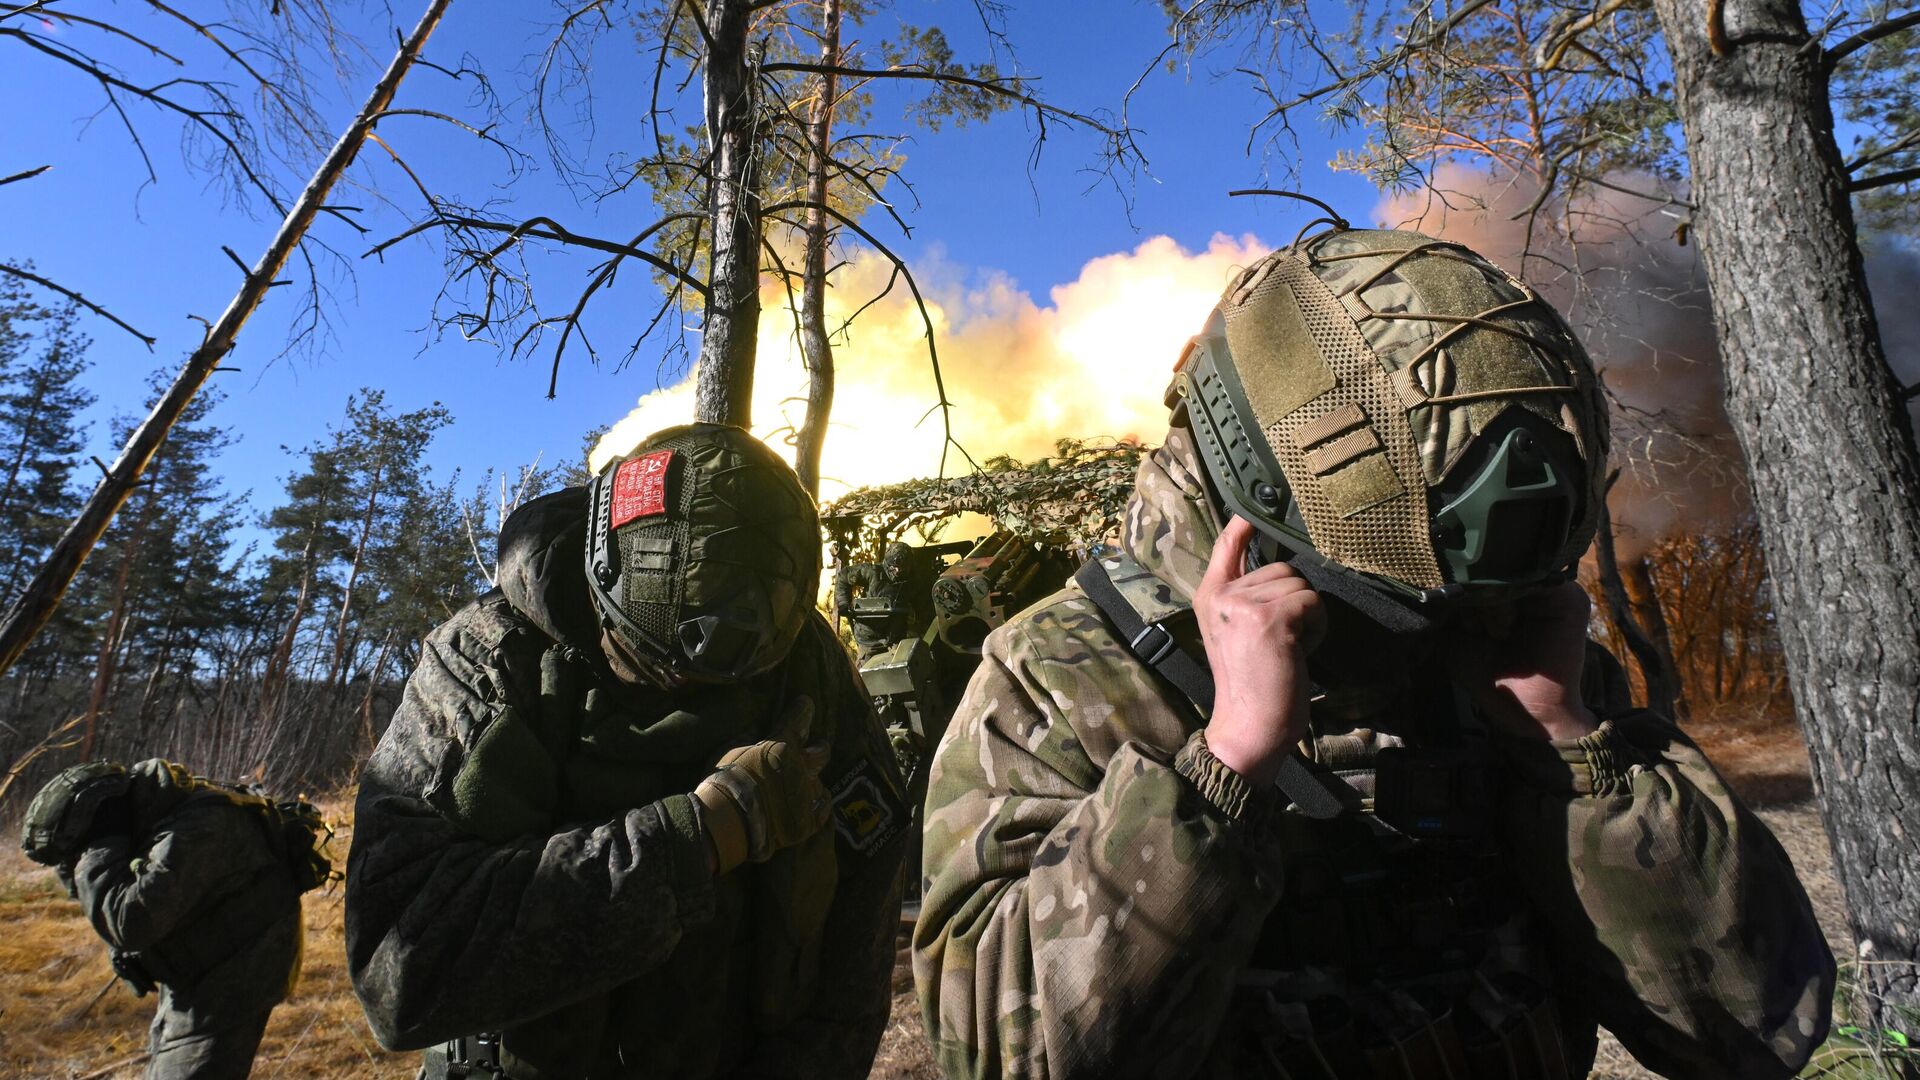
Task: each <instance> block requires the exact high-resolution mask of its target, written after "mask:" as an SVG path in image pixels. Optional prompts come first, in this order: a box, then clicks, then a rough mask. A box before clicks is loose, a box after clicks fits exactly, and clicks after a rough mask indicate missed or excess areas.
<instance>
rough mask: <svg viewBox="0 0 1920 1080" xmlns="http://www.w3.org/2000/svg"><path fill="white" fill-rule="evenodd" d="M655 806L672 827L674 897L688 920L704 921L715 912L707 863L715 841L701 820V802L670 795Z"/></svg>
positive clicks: (669, 840) (669, 845) (670, 863)
mask: <svg viewBox="0 0 1920 1080" xmlns="http://www.w3.org/2000/svg"><path fill="white" fill-rule="evenodd" d="M654 805H656V806H658V807H659V808H660V816H661V817H662V818H664V819H665V820H666V822H667V824H668V825H669V826H670V827H669V828H668V829H667V830H666V832H667V843H666V848H667V859H668V878H669V883H670V885H671V887H672V889H673V895H674V899H675V900H677V901H678V902H679V904H680V910H681V912H682V913H683V915H684V917H685V918H686V919H687V920H688V921H690V922H700V921H704V920H706V919H707V918H709V917H711V916H712V914H713V870H712V868H711V866H710V865H709V864H708V862H707V859H708V857H709V852H710V850H711V848H712V844H713V841H712V840H711V839H709V838H708V837H707V827H706V823H705V822H704V821H702V820H701V816H700V801H699V800H698V799H695V798H694V797H693V796H691V795H669V796H667V797H666V798H664V799H661V800H660V801H659V802H657V803H655V804H654Z"/></svg>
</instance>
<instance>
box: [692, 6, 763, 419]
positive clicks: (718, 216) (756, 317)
mask: <svg viewBox="0 0 1920 1080" xmlns="http://www.w3.org/2000/svg"><path fill="white" fill-rule="evenodd" d="M704 7H705V27H706V31H707V34H708V35H709V36H708V37H707V40H706V47H707V55H706V64H705V65H704V67H703V68H702V71H703V79H704V84H703V90H704V91H705V96H706V121H707V137H708V139H710V140H711V142H712V155H711V163H710V164H709V166H708V170H709V171H708V178H707V192H708V194H707V200H708V201H707V206H708V213H709V215H710V216H711V219H712V225H713V230H712V231H713V245H712V262H711V265H710V268H709V271H708V274H707V283H708V288H709V289H710V290H711V292H710V293H709V295H708V296H707V307H706V319H705V321H704V325H703V326H702V328H701V338H700V380H699V383H698V384H697V385H696V386H695V388H694V416H695V418H696V419H699V420H702V421H705V422H707V423H714V424H735V425H738V426H740V427H749V426H751V424H752V423H753V358H754V347H755V345H756V344H758V339H759V331H760V235H761V234H760V168H759V147H760V135H761V133H760V132H759V131H757V130H756V129H755V126H754V117H755V110H754V93H755V87H754V77H755V71H754V68H755V66H756V64H755V61H754V58H753V56H752V55H751V52H750V49H749V46H748V43H747V28H748V21H749V16H750V15H751V14H752V8H753V5H752V4H751V3H749V2H748V0H705V5H704Z"/></svg>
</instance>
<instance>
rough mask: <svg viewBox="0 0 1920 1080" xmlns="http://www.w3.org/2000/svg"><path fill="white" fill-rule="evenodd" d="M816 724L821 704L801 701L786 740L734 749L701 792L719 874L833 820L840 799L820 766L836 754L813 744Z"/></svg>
mask: <svg viewBox="0 0 1920 1080" xmlns="http://www.w3.org/2000/svg"><path fill="white" fill-rule="evenodd" d="M812 725H813V702H812V701H811V700H809V699H807V698H804V697H802V698H795V699H794V701H793V703H792V704H791V705H789V706H788V707H787V712H786V715H785V716H784V717H782V719H781V722H780V725H779V727H778V729H777V730H778V732H779V737H778V738H776V739H771V740H768V741H766V742H758V743H754V744H753V745H752V746H743V747H740V748H738V749H735V750H732V751H729V752H728V753H727V755H726V756H725V757H722V758H721V759H720V761H719V763H718V764H717V765H716V766H715V767H714V772H713V774H712V775H710V776H708V777H707V778H706V779H705V780H702V781H701V782H700V786H699V787H698V788H695V789H694V792H693V797H694V798H695V799H696V800H698V801H699V803H700V808H701V810H702V818H703V820H704V822H705V824H706V828H707V835H708V836H709V837H710V838H711V839H712V841H713V850H714V856H715V864H716V872H717V873H721V874H724V873H726V872H728V871H729V870H732V869H733V868H734V867H737V866H739V865H740V864H741V863H743V862H765V861H767V860H768V859H770V858H772V857H773V854H774V852H776V851H779V850H781V849H783V848H788V847H792V846H793V845H794V844H797V843H799V842H801V841H802V840H805V839H807V838H808V837H810V836H812V835H813V834H814V833H816V832H819V831H820V828H821V826H823V825H825V824H826V823H827V818H828V816H829V814H830V813H831V811H832V802H831V800H830V799H829V798H828V796H827V789H826V786H825V785H823V784H821V782H820V770H821V769H822V768H824V767H825V766H826V763H827V757H828V754H829V752H830V751H829V748H828V747H826V746H807V745H805V744H806V739H807V731H808V729H809V728H811V727H812Z"/></svg>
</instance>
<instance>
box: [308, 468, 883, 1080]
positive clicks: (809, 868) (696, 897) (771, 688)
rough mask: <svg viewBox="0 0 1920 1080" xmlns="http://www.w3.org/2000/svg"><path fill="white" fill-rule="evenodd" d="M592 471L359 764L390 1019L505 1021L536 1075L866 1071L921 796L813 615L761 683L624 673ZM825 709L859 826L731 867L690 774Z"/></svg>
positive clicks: (425, 1037)
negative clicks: (614, 648)
mask: <svg viewBox="0 0 1920 1080" xmlns="http://www.w3.org/2000/svg"><path fill="white" fill-rule="evenodd" d="M585 521H586V504H585V499H584V494H583V492H582V491H581V490H580V489H577V488H576V489H569V490H568V491H564V492H560V493H557V494H555V495H551V496H547V497H545V498H543V499H540V500H536V501H534V502H532V503H529V504H528V505H527V506H526V507H523V508H522V509H521V510H520V511H519V512H517V513H516V514H515V516H514V517H513V518H512V519H510V520H509V522H508V525H507V527H506V528H505V529H503V530H502V539H501V549H502V550H501V565H500V579H501V588H500V589H498V590H496V591H494V592H491V593H489V594H487V595H485V596H483V597H481V598H480V599H479V600H477V601H475V602H474V603H472V604H470V605H468V606H467V607H466V608H465V609H464V610H462V611H461V612H460V613H459V614H457V615H456V616H454V618H453V619H452V620H451V621H449V622H448V623H446V624H445V625H444V626H442V627H440V628H439V629H438V630H436V631H434V633H433V634H432V635H431V636H430V637H429V638H428V639H427V642H426V647H425V650H424V653H423V656H422V658H421V661H420V664H419V667H418V668H417V669H416V671H415V672H414V674H413V677H412V678H411V679H410V680H409V681H408V684H407V688H406V693H405V696H404V698H403V699H402V702H401V705H400V708H399V710H398V711H397V712H396V714H395V716H394V719H393V723H392V726H391V727H390V728H389V729H388V730H387V732H386V734H385V735H384V736H383V737H382V739H381V741H380V745H379V747H378V748H377V749H376V750H375V752H374V754H373V757H372V758H371V759H370V760H369V761H368V763H367V766H366V769H365V771H364V773H363V774H362V776H361V786H360V794H359V799H358V802H357V804H356V809H355V814H356V818H355V834H356V835H355V837H354V843H353V850H352V856H351V860H350V862H349V865H348V870H347V911H346V937H347V957H348V966H349V969H350V971H351V973H352V976H353V981H354V988H355V990H356V991H357V992H358V993H359V995H360V999H361V1001H362V1003H363V1004H364V1005H365V1006H366V1011H367V1017H368V1019H369V1021H370V1022H371V1023H372V1026H373V1030H374V1032H375V1034H376V1035H378V1036H379V1038H380V1041H381V1042H382V1043H384V1044H385V1045H387V1046H389V1047H396V1048H403V1047H404V1048H418V1047H428V1046H431V1045H433V1044H436V1043H443V1042H445V1041H448V1040H452V1039H457V1038H462V1037H466V1036H475V1035H479V1034H481V1033H483V1032H484V1033H500V1032H503V1031H504V1035H503V1037H502V1039H501V1042H500V1047H501V1057H502V1059H503V1060H504V1062H505V1067H506V1072H507V1075H508V1076H512V1077H516V1078H518V1077H541V1078H552V1077H563V1078H566V1080H578V1078H581V1077H595V1078H599V1077H622V1078H627V1077H635V1078H637V1077H676V1078H677V1077H696V1078H697V1077H708V1076H753V1077H781V1076H805V1077H863V1076H865V1075H866V1073H867V1067H868V1064H869V1062H870V1061H871V1059H872V1056H873V1052H874V1048H875V1046H876V1045H877V1044H878V1041H879V1038H880V1032H881V1030H882V1028H884V1027H885V1024H886V1018H887V1008H888V1004H889V1001H890V997H891V987H890V971H891V969H892V965H893V956H894V940H893V939H894V935H895V933H896V931H897V927H898V923H899V905H900V877H901V875H900V860H901V858H902V853H903V846H904V843H905V838H906V834H905V831H904V826H905V816H906V815H905V812H904V811H905V807H904V805H903V804H902V803H901V801H900V799H899V796H898V792H899V790H900V789H899V779H898V774H897V772H896V771H895V768H894V764H893V758H892V754H891V751H890V750H889V749H888V746H887V743H886V741H885V738H884V736H883V734H882V732H881V729H880V728H879V726H878V721H877V720H876V719H875V718H874V716H873V712H872V708H871V705H870V704H869V702H868V699H867V697H866V695H865V693H864V692H863V691H862V690H861V688H860V686H859V682H858V679H857V677H856V676H855V674H854V672H853V669H852V666H851V665H850V664H849V662H848V660H847V657H846V653H845V652H844V651H842V649H841V648H840V645H839V642H838V641H837V640H836V639H835V638H834V636H833V632H832V630H830V629H829V628H828V627H827V625H826V622H825V620H824V619H821V618H819V617H818V616H814V617H813V618H812V619H811V621H810V622H809V623H808V625H807V626H806V627H805V628H803V630H802V632H801V634H800V637H799V639H798V641H797V642H796V643H795V645H794V647H793V650H792V652H791V653H790V654H789V655H788V657H787V659H786V660H785V661H783V662H782V663H781V664H780V665H779V666H777V667H776V668H775V669H774V670H773V671H772V672H769V673H767V674H765V675H761V676H757V677H756V678H754V679H752V680H750V681H749V682H748V683H747V684H746V685H744V686H738V687H715V688H708V689H705V690H696V689H692V688H690V689H688V690H685V691H680V692H676V693H672V694H667V693H662V692H659V691H653V690H648V689H643V688H639V687H633V686H628V685H625V684H622V683H620V682H619V681H618V680H617V679H615V678H614V677H613V676H612V674H611V673H610V672H609V671H608V670H607V667H606V664H605V661H604V658H603V657H602V656H601V654H600V651H599V646H598V644H597V632H598V627H597V625H596V624H595V622H594V619H593V614H592V611H591V607H590V604H589V601H588V598H587V588H586V581H585V577H584V573H585V571H584V568H583V552H582V544H583V543H584V537H585ZM796 695H805V696H807V697H808V698H810V699H811V700H812V702H813V704H814V716H813V722H812V731H811V734H810V740H811V741H814V742H821V741H826V742H829V743H830V744H831V746H832V756H831V760H830V761H829V762H828V764H827V766H826V768H825V770H824V772H823V773H822V778H823V780H824V781H825V782H826V783H827V785H828V787H829V789H830V791H832V792H833V794H834V797H835V824H833V825H830V826H828V827H827V828H826V829H824V830H822V831H821V832H820V833H818V834H816V835H815V837H814V838H813V839H812V840H810V841H807V842H805V843H802V844H800V845H797V846H795V847H792V848H788V849H786V850H785V851H783V852H780V853H778V854H776V855H775V856H774V857H773V859H771V860H770V861H768V862H766V863H762V864H758V865H753V864H750V865H747V866H744V867H741V868H739V869H737V870H735V871H733V872H731V873H729V874H726V875H724V876H721V877H718V878H716V877H715V876H714V874H713V873H712V871H711V870H710V868H709V864H708V861H707V860H708V854H707V844H708V840H707V838H706V836H705V834H704V832H702V831H701V829H700V827H699V826H698V825H697V824H695V820H696V815H697V813H698V810H697V802H696V800H694V799H693V798H692V797H691V796H690V795H689V794H688V793H689V792H691V791H692V790H693V788H694V787H695V786H696V785H697V784H698V783H699V781H700V780H701V779H702V778H703V777H705V776H706V775H707V774H708V772H709V771H711V769H712V767H713V764H714V762H715V761H716V760H717V759H718V758H719V757H720V756H721V755H722V754H723V753H725V752H726V751H727V750H729V749H731V748H733V747H737V746H744V745H747V744H750V743H753V742H756V741H758V740H760V739H764V738H768V737H771V736H772V734H773V731H774V726H775V724H776V722H777V721H778V718H779V716H780V714H781V712H782V711H783V709H784V708H785V706H786V704H787V703H788V702H790V701H791V700H792V698H793V697H794V696H796Z"/></svg>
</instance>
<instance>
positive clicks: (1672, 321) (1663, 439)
mask: <svg viewBox="0 0 1920 1080" xmlns="http://www.w3.org/2000/svg"><path fill="white" fill-rule="evenodd" d="M1627 184H1632V185H1634V186H1638V187H1642V188H1644V189H1645V190H1647V191H1649V192H1657V191H1658V190H1659V188H1658V183H1657V181H1655V180H1652V179H1649V178H1627V179H1626V180H1625V182H1624V183H1623V186H1626V185H1627ZM1436 187H1438V188H1440V189H1441V190H1442V191H1444V192H1445V193H1446V198H1444V199H1442V198H1438V197H1435V196H1433V195H1431V194H1428V193H1424V192H1422V193H1414V194H1409V195H1403V196H1400V197H1397V198H1391V199H1388V200H1386V201H1385V202H1383V203H1382V204H1381V206H1380V208H1379V211H1378V214H1379V219H1380V220H1381V221H1382V222H1383V223H1385V224H1388V225H1392V226H1401V227H1409V228H1416V229H1419V230H1421V231H1423V232H1427V233H1430V234H1433V235H1436V236H1442V237H1445V238H1447V239H1449V240H1457V241H1459V242H1461V243H1463V244H1466V245H1467V246H1469V247H1471V248H1473V249H1474V250H1476V251H1479V252H1481V253H1482V254H1484V255H1485V256H1487V257H1488V258H1490V259H1492V260H1493V261H1495V262H1497V263H1499V264H1500V265H1501V266H1503V267H1505V268H1506V269H1508V270H1510V271H1512V272H1514V273H1516V274H1518V275H1519V276H1521V277H1522V278H1524V279H1526V280H1527V281H1528V282H1529V283H1531V284H1532V285H1533V286H1534V287H1535V288H1537V289H1539V290H1540V292H1541V293H1542V294H1543V295H1544V296H1545V297H1546V298H1547V299H1548V300H1549V301H1551V302H1552V303H1553V304H1555V306H1557V307H1558V308H1559V309H1560V310H1561V312H1562V313H1563V314H1565V315H1566V316H1567V319H1568V321H1569V322H1570V323H1572V324H1573V327H1574V329H1575V330H1576V331H1577V332H1578V333H1579V335H1580V337H1581V340H1582V341H1583V342H1584V343H1585V344H1586V346H1587V351H1588V353H1589V354H1590V355H1591V356H1592V357H1593V360H1594V364H1595V366H1596V367H1598V368H1599V369H1600V372H1601V376H1602V378H1603V379H1604V380H1605V382H1606V385H1607V387H1608V390H1609V392H1610V394H1611V395H1612V398H1613V401H1614V404H1615V408H1614V410H1613V442H1614V446H1613V460H1612V464H1613V466H1615V467H1617V468H1618V469H1619V470H1620V473H1621V477H1620V481H1619V483H1618V484H1617V485H1616V487H1615V489H1614V493H1613V497H1612V500H1611V505H1612V509H1613V513H1614V518H1615V521H1616V523H1617V524H1618V525H1619V526H1620V528H1619V534H1620V535H1619V538H1618V542H1619V544H1620V545H1621V547H1622V549H1623V551H1622V555H1623V556H1628V555H1630V554H1631V553H1632V552H1633V551H1634V550H1635V549H1638V548H1641V547H1643V546H1645V545H1647V544H1651V543H1652V542H1654V541H1656V540H1658V539H1660V538H1661V537H1662V536H1664V535H1666V534H1668V533H1669V532H1671V531H1672V530H1673V529H1674V528H1675V527H1676V526H1677V525H1680V524H1682V523H1685V524H1686V525H1687V526H1688V527H1692V528H1699V527H1702V526H1711V525H1714V524H1718V523H1723V522H1725V521H1727V520H1729V519H1731V518H1732V517H1733V516H1734V515H1736V514H1738V513H1740V512H1741V511H1742V510H1744V508H1745V506H1746V498H1747V496H1746V486H1745V485H1746V482H1745V478H1744V471H1743V469H1742V466H1741V461H1740V456H1739V448H1738V446H1737V445H1736V444H1735V442H1734V440H1733V434H1732V430H1731V428H1730V427H1729V425H1728V422H1727V416H1726V412H1725V410H1724V408H1723V406H1722V404H1721V396H1722V371H1721V366H1720V356H1719V349H1718V347H1717V345H1716V343H1715V338H1714V330H1713V316H1712V311H1711V308H1710V307H1709V305H1708V295H1707V287H1706V279H1705V276H1704V274H1703V273H1702V271H1701V268H1700V265H1699V259H1698V256H1697V253H1696V250H1695V249H1694V248H1693V247H1692V246H1682V245H1681V244H1680V243H1679V242H1678V240H1677V238H1676V235H1675V233H1674V229H1675V228H1676V227H1677V225H1678V224H1679V221H1680V220H1681V218H1682V216H1683V215H1682V214H1681V213H1680V211H1679V210H1677V209H1675V208H1672V207H1669V206H1665V205H1663V204H1661V203H1660V202H1657V201H1655V200H1653V199H1643V198H1636V197H1634V196H1630V195H1624V194H1618V193H1613V192H1602V193H1601V194H1600V195H1599V196H1598V197H1594V198H1588V199H1585V200H1583V201H1582V202H1581V203H1580V204H1579V206H1577V207H1576V208H1575V212H1574V214H1572V215H1571V216H1570V219H1569V220H1571V222H1572V224H1573V235H1574V238H1575V240H1576V241H1577V243H1574V244H1570V243H1568V242H1567V241H1566V239H1565V237H1564V236H1563V235H1562V234H1561V233H1560V232H1559V223H1558V222H1552V223H1549V222H1548V221H1547V220H1546V218H1547V216H1548V215H1549V214H1551V213H1552V212H1553V211H1551V210H1548V211H1543V212H1542V215H1541V221H1540V222H1539V223H1538V224H1536V225H1534V226H1533V227H1532V228H1531V229H1529V223H1528V221H1527V220H1526V218H1527V216H1528V215H1527V211H1528V209H1529V207H1530V204H1531V203H1532V202H1533V198H1534V194H1535V192H1534V191H1533V190H1531V189H1529V188H1528V187H1527V186H1526V185H1524V184H1516V183H1513V182H1510V181H1508V180H1505V179H1496V178H1494V177H1492V176H1490V175H1489V174H1487V173H1486V172H1483V171H1479V170H1473V169H1467V168H1458V167H1454V168H1448V169H1443V170H1441V172H1440V174H1439V175H1438V176H1437V177H1436ZM1523 253H1527V254H1526V255H1525V257H1524V258H1523ZM1523 264H1524V265H1523Z"/></svg>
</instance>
